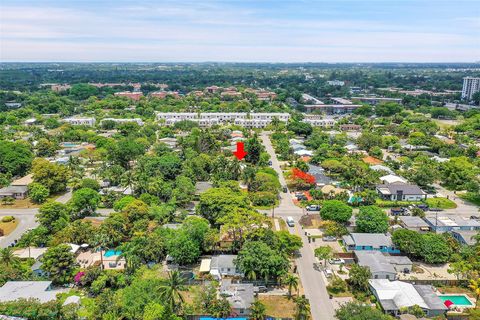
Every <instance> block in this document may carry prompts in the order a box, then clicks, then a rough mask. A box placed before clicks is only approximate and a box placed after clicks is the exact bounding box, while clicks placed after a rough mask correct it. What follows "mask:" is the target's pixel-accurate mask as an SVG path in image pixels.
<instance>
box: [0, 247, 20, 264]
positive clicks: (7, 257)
mask: <svg viewBox="0 0 480 320" xmlns="http://www.w3.org/2000/svg"><path fill="white" fill-rule="evenodd" d="M0 262H2V263H3V264H4V265H6V266H8V267H10V266H15V265H17V264H18V262H19V258H18V257H17V256H16V255H15V254H14V253H13V248H12V247H8V248H5V249H1V250H0Z"/></svg>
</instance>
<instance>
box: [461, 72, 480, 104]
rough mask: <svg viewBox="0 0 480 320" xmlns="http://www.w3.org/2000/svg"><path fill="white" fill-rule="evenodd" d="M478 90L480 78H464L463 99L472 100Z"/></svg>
mask: <svg viewBox="0 0 480 320" xmlns="http://www.w3.org/2000/svg"><path fill="white" fill-rule="evenodd" d="M478 91H480V78H474V77H465V78H463V89H462V99H465V100H472V97H473V95H474V94H475V92H478Z"/></svg>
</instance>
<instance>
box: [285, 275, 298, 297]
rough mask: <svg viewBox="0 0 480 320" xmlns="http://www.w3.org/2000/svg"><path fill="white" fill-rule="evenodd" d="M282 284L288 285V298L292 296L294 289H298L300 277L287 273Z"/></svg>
mask: <svg viewBox="0 0 480 320" xmlns="http://www.w3.org/2000/svg"><path fill="white" fill-rule="evenodd" d="M281 280H282V284H284V285H286V286H287V287H288V298H289V299H290V298H291V297H292V289H295V290H297V289H298V278H297V277H296V276H294V275H293V274H287V275H285V276H284V277H283V278H282V279H281Z"/></svg>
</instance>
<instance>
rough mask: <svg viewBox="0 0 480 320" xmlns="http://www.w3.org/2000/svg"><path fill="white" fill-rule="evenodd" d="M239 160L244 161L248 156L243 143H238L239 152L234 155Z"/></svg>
mask: <svg viewBox="0 0 480 320" xmlns="http://www.w3.org/2000/svg"><path fill="white" fill-rule="evenodd" d="M233 154H234V155H235V157H237V159H238V160H242V159H243V158H245V156H246V155H247V152H246V151H245V145H244V144H243V142H237V151H235V152H234V153H233Z"/></svg>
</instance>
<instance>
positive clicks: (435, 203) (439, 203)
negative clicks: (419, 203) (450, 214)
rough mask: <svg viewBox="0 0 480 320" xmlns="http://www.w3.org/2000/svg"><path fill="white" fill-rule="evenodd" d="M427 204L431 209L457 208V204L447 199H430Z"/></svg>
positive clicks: (426, 201)
mask: <svg viewBox="0 0 480 320" xmlns="http://www.w3.org/2000/svg"><path fill="white" fill-rule="evenodd" d="M425 203H426V204H427V205H428V206H429V207H430V208H439V209H455V208H456V207H457V204H456V203H455V202H453V201H452V200H450V199H447V198H428V199H427V200H425Z"/></svg>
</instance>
